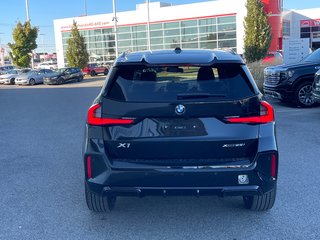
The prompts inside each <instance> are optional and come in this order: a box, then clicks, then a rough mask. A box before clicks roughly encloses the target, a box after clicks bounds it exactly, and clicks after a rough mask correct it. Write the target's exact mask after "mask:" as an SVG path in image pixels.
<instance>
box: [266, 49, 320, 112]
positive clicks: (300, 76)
mask: <svg viewBox="0 0 320 240" xmlns="http://www.w3.org/2000/svg"><path fill="white" fill-rule="evenodd" d="M318 69H320V49H318V50H316V51H315V52H313V53H312V54H310V55H309V56H307V57H306V58H305V59H304V60H302V61H301V62H298V63H295V64H287V65H279V66H273V67H267V68H266V69H265V71H264V84H263V90H264V93H265V94H266V95H269V96H272V97H274V98H277V99H280V100H281V101H284V102H292V103H295V104H296V105H297V106H301V107H311V106H314V99H313V97H312V83H313V81H314V74H315V73H316V72H317V71H318Z"/></svg>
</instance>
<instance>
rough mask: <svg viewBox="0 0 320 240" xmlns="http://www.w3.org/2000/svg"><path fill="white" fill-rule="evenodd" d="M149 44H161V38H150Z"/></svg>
mask: <svg viewBox="0 0 320 240" xmlns="http://www.w3.org/2000/svg"><path fill="white" fill-rule="evenodd" d="M150 42H151V44H162V43H163V38H151V39H150Z"/></svg>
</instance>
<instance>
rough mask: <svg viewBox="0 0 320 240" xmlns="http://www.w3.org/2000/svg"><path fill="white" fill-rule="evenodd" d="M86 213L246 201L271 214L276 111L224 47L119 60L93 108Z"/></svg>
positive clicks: (87, 140)
mask: <svg viewBox="0 0 320 240" xmlns="http://www.w3.org/2000/svg"><path fill="white" fill-rule="evenodd" d="M83 160H84V168H85V194H86V202H87V205H88V207H89V209H90V210H93V211H97V212H103V211H109V210H111V209H113V207H114V205H115V200H116V197H118V196H138V197H143V196H148V195H162V196H167V195H168V196H170V195H181V194H182V195H195V196H201V195H219V196H243V199H244V205H245V206H246V207H247V208H249V209H252V210H256V211H264V210H268V209H270V208H272V206H273V205H274V202H275V197H276V187H277V173H278V171H277V170H278V149H277V141H276V136H275V120H274V111H273V108H272V106H271V105H270V104H269V103H267V102H266V101H265V100H264V98H263V96H262V94H261V93H260V92H259V90H258V88H257V86H256V84H255V82H254V80H253V78H252V76H251V74H250V72H249V71H248V69H247V67H246V65H245V64H244V62H243V61H242V59H241V58H240V57H239V56H238V55H236V54H234V53H232V52H226V51H218V50H214V51H211V50H181V49H179V48H177V49H175V50H159V51H144V52H133V53H124V54H122V55H121V56H120V57H119V58H118V59H117V61H116V62H115V63H114V66H113V67H112V69H111V70H110V73H109V75H108V76H107V79H106V82H105V84H104V86H103V88H102V90H101V92H100V94H99V95H98V97H97V98H96V99H95V100H94V102H93V104H92V106H91V107H90V108H89V110H88V117H87V124H86V133H85V144H84V154H83Z"/></svg>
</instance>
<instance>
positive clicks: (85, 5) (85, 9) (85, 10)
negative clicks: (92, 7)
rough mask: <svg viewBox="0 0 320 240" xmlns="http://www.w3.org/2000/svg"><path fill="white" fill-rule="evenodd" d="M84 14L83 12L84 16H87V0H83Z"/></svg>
mask: <svg viewBox="0 0 320 240" xmlns="http://www.w3.org/2000/svg"><path fill="white" fill-rule="evenodd" d="M84 14H85V16H88V11H87V0H84Z"/></svg>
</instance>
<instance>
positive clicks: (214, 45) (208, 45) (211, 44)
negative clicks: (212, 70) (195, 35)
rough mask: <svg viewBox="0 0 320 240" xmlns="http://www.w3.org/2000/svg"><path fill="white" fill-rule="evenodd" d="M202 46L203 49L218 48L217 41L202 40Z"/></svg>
mask: <svg viewBox="0 0 320 240" xmlns="http://www.w3.org/2000/svg"><path fill="white" fill-rule="evenodd" d="M200 48H203V49H215V48H217V41H211V42H200Z"/></svg>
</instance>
